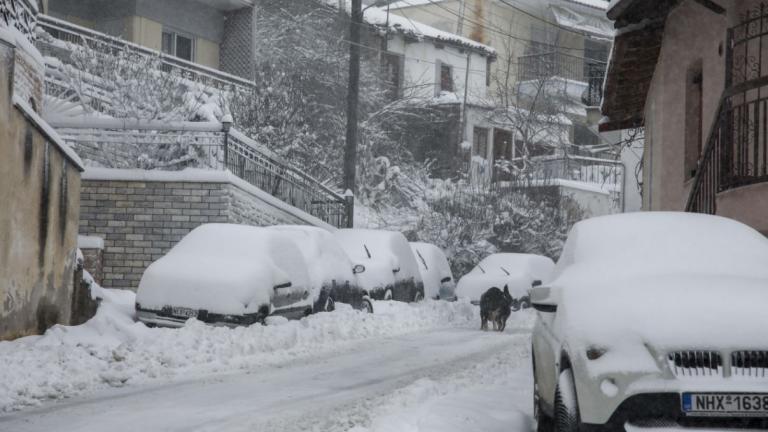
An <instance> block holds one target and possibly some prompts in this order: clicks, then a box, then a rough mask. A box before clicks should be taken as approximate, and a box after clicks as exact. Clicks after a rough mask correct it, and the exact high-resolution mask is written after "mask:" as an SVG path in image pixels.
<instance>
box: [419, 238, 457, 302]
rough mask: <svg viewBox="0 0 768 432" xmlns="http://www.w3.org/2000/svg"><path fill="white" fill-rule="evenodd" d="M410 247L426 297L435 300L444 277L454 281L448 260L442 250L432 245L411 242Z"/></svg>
mask: <svg viewBox="0 0 768 432" xmlns="http://www.w3.org/2000/svg"><path fill="white" fill-rule="evenodd" d="M410 246H411V250H412V251H413V254H414V255H415V256H416V262H417V264H418V266H419V272H420V273H421V279H422V281H423V282H424V295H425V297H427V298H434V297H435V296H436V295H438V294H439V290H440V285H441V284H442V282H441V281H442V279H443V278H444V277H450V278H451V281H453V273H451V266H450V265H448V259H447V258H446V257H445V253H444V252H443V250H442V249H440V248H439V247H437V246H435V245H433V244H431V243H422V242H411V243H410Z"/></svg>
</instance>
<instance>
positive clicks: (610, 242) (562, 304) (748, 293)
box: [531, 212, 768, 431]
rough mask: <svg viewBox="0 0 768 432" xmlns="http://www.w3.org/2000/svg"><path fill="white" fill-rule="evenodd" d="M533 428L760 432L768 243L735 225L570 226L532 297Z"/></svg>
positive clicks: (705, 221)
mask: <svg viewBox="0 0 768 432" xmlns="http://www.w3.org/2000/svg"><path fill="white" fill-rule="evenodd" d="M531 301H532V304H533V307H534V308H535V309H536V310H537V319H536V324H535V327H534V330H533V370H534V408H535V410H534V411H535V416H536V417H537V419H538V422H539V430H547V429H549V428H551V427H552V426H553V425H554V429H555V430H558V431H577V430H581V431H583V430H589V431H591V430H624V426H625V424H629V425H641V426H642V425H652V427H654V428H668V427H672V428H679V427H701V428H703V427H709V428H714V429H725V428H752V429H766V428H768V333H766V331H765V329H766V328H768V315H766V305H768V239H766V238H765V237H764V236H762V235H761V234H760V233H758V232H756V231H754V230H753V229H751V228H749V227H747V226H746V225H743V224H741V223H739V222H736V221H733V220H730V219H725V218H722V217H717V216H709V215H702V214H686V213H661V212H648V213H645V212H644V213H631V214H622V215H613V216H605V217H599V218H594V219H589V220H586V221H582V222H579V223H578V224H576V225H575V226H574V228H573V229H572V230H571V232H570V235H569V236H568V240H567V241H566V244H565V247H564V249H563V252H562V255H561V257H560V260H559V261H558V263H557V267H556V269H555V274H554V278H553V280H552V281H551V282H550V283H548V284H544V285H542V286H540V287H536V288H533V289H532V290H531Z"/></svg>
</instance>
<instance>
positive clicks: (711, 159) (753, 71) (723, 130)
mask: <svg viewBox="0 0 768 432" xmlns="http://www.w3.org/2000/svg"><path fill="white" fill-rule="evenodd" d="M767 18H768V7H767V6H766V5H765V4H761V5H760V6H759V7H757V8H756V9H753V10H749V11H747V12H746V14H745V16H744V17H743V21H742V23H741V24H739V25H737V26H736V27H734V28H731V29H729V30H728V34H727V43H726V56H725V58H726V60H725V61H726V68H725V70H726V77H725V90H724V91H723V95H722V97H721V99H720V103H719V105H718V108H717V112H716V116H715V118H714V122H713V124H712V126H711V128H710V131H709V135H706V138H707V141H706V144H705V146H704V149H703V151H702V154H701V157H700V158H699V161H698V165H697V169H696V175H695V176H694V179H693V184H692V186H691V190H690V193H689V195H688V201H687V203H686V206H685V208H686V211H689V212H696V213H709V214H716V213H717V194H718V193H720V192H724V191H726V190H729V189H734V188H737V187H741V186H747V185H751V184H756V183H764V182H768V75H765V74H763V70H764V65H763V62H762V60H763V49H762V47H763V46H764V45H765V44H767V43H768V22H767V21H766V19H767Z"/></svg>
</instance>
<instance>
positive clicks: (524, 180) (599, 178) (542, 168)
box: [493, 155, 624, 191]
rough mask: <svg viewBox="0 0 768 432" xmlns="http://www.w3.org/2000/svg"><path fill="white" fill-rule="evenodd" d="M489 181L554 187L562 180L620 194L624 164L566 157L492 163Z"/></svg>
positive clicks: (605, 160) (604, 160)
mask: <svg viewBox="0 0 768 432" xmlns="http://www.w3.org/2000/svg"><path fill="white" fill-rule="evenodd" d="M493 179H494V181H495V182H509V183H510V184H513V185H519V186H554V185H558V184H560V183H561V182H560V180H566V181H574V182H580V183H588V184H592V185H596V186H601V187H602V186H605V187H607V188H608V189H609V190H612V191H621V187H622V186H623V184H624V165H623V164H622V163H621V162H620V161H616V160H611V159H601V158H593V157H585V156H570V155H569V156H557V157H540V158H532V159H528V160H524V159H512V160H502V161H497V162H496V165H495V167H494V171H493Z"/></svg>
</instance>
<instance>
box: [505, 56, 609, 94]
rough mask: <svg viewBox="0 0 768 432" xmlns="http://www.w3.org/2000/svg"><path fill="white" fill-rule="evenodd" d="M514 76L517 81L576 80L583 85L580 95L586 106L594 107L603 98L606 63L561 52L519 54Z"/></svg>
mask: <svg viewBox="0 0 768 432" xmlns="http://www.w3.org/2000/svg"><path fill="white" fill-rule="evenodd" d="M517 61H518V71H517V79H518V81H519V82H523V81H530V80H542V79H548V78H553V77H560V78H565V79H568V80H574V81H580V82H583V83H586V84H587V90H586V91H585V93H584V95H583V96H582V100H583V102H584V103H585V104H586V105H588V106H597V105H599V104H600V101H601V100H602V97H603V81H604V79H605V70H606V63H605V62H601V61H597V60H592V59H585V58H583V57H578V56H574V55H570V54H565V53H562V52H546V53H541V54H529V55H524V56H520V57H518V59H517Z"/></svg>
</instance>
